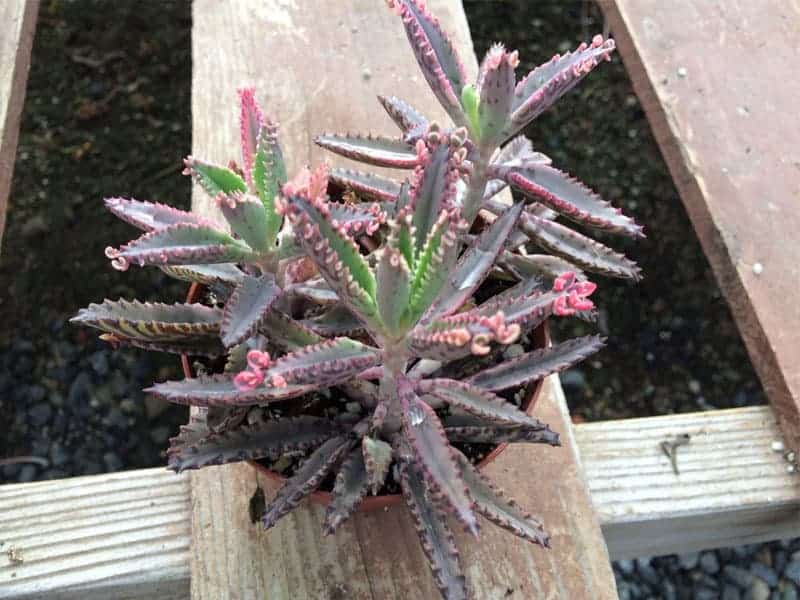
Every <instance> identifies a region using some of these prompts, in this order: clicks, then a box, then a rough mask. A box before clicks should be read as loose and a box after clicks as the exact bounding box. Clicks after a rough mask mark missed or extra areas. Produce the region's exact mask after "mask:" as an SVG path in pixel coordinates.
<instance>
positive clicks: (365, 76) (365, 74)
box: [361, 69, 372, 81]
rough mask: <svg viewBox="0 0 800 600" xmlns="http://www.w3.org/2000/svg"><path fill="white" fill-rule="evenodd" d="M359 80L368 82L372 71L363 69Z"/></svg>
mask: <svg viewBox="0 0 800 600" xmlns="http://www.w3.org/2000/svg"><path fill="white" fill-rule="evenodd" d="M361 78H362V79H363V80H364V81H369V80H370V79H372V71H370V70H369V69H364V70H363V71H361Z"/></svg>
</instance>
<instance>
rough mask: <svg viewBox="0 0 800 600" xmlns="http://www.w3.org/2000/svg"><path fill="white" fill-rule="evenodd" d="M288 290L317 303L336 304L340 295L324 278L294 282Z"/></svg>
mask: <svg viewBox="0 0 800 600" xmlns="http://www.w3.org/2000/svg"><path fill="white" fill-rule="evenodd" d="M286 291H287V292H290V293H292V294H296V295H298V296H302V297H303V298H308V299H309V300H311V301H312V302H314V303H315V304H323V305H324V304H336V303H338V302H339V296H338V295H337V294H336V292H334V291H333V290H332V289H331V288H330V286H329V285H328V284H327V282H326V281H325V280H324V279H321V278H316V279H308V280H306V281H302V282H300V283H293V284H292V285H290V286H289V287H288V288H287V289H286Z"/></svg>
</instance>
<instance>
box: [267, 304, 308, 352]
mask: <svg viewBox="0 0 800 600" xmlns="http://www.w3.org/2000/svg"><path fill="white" fill-rule="evenodd" d="M259 331H260V333H262V334H263V335H264V336H265V337H266V338H267V339H268V340H269V341H270V343H271V344H275V345H276V346H278V347H280V348H282V349H285V350H298V349H300V348H303V347H305V346H308V345H311V344H316V343H318V342H320V341H322V338H320V336H318V335H317V334H316V333H314V332H313V331H311V330H310V329H309V328H308V327H306V326H304V325H303V324H301V323H300V322H298V321H296V320H295V319H292V318H291V317H289V316H288V315H286V314H284V313H282V312H280V311H278V310H270V311H267V316H266V318H265V319H264V324H263V325H262V326H261V328H260V329H259Z"/></svg>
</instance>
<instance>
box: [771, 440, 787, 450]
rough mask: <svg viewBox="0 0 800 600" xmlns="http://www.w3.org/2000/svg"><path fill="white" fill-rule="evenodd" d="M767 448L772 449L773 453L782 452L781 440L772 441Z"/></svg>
mask: <svg viewBox="0 0 800 600" xmlns="http://www.w3.org/2000/svg"><path fill="white" fill-rule="evenodd" d="M769 447H770V448H772V451H773V452H783V450H784V445H783V442H782V441H781V440H774V441H773V442H772V443H771V444H770V445H769Z"/></svg>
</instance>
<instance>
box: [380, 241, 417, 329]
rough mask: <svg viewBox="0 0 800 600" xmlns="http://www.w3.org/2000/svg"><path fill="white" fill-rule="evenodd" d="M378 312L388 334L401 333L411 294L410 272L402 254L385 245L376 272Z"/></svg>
mask: <svg viewBox="0 0 800 600" xmlns="http://www.w3.org/2000/svg"><path fill="white" fill-rule="evenodd" d="M376 280H377V301H378V312H379V313H380V316H381V321H383V324H384V325H385V326H386V328H387V329H388V330H389V332H390V333H392V334H396V333H398V332H402V330H403V327H402V318H403V314H404V313H405V311H406V310H407V309H408V301H409V297H410V294H411V270H410V269H409V266H408V264H407V263H406V259H405V258H404V257H403V254H402V252H400V250H397V249H396V248H392V247H391V246H390V245H387V246H386V247H385V248H384V250H383V255H382V256H381V259H380V261H379V262H378V269H377V272H376Z"/></svg>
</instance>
